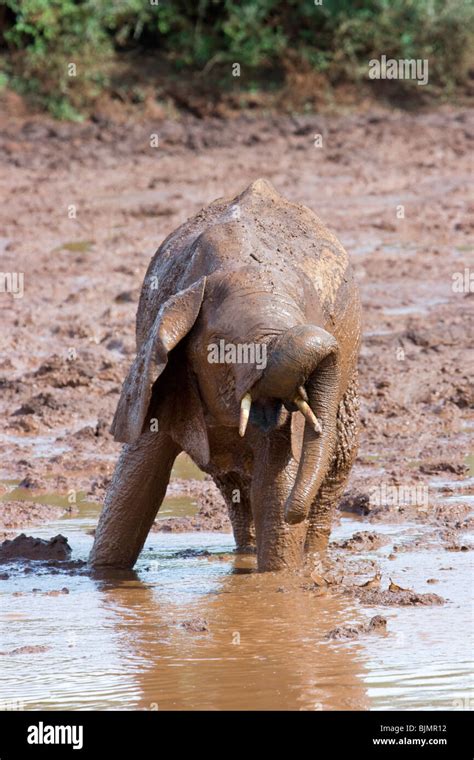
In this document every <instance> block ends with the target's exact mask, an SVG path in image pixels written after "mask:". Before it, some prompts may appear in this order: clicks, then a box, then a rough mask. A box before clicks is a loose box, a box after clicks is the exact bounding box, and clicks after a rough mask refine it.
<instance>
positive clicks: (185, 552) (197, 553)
mask: <svg viewBox="0 0 474 760" xmlns="http://www.w3.org/2000/svg"><path fill="white" fill-rule="evenodd" d="M210 556H211V552H209V551H208V550H207V549H180V551H177V552H174V554H173V557H177V558H179V559H189V558H191V557H210Z"/></svg>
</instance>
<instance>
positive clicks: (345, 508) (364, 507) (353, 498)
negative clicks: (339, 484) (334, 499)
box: [338, 491, 371, 515]
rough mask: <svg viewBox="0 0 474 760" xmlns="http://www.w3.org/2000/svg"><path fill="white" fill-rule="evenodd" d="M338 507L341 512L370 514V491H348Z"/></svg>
mask: <svg viewBox="0 0 474 760" xmlns="http://www.w3.org/2000/svg"><path fill="white" fill-rule="evenodd" d="M338 509H339V510H340V511H341V512H352V513H353V514H356V515H368V514H369V512H370V511H371V505H370V496H369V494H368V493H362V492H361V491H353V492H349V493H347V494H346V495H345V496H344V497H343V498H342V499H341V501H340V503H339V507H338Z"/></svg>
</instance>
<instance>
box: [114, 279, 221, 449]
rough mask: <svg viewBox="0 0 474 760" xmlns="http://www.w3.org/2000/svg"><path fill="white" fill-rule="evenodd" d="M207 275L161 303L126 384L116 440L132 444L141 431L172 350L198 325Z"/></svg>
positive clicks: (118, 410)
mask: <svg viewBox="0 0 474 760" xmlns="http://www.w3.org/2000/svg"><path fill="white" fill-rule="evenodd" d="M205 285H206V278H205V277H202V278H201V279H200V280H198V281H197V282H195V283H194V284H193V285H191V286H190V287H189V288H186V290H181V291H179V293H176V294H175V295H173V296H171V298H169V299H168V300H167V301H165V303H164V304H163V305H162V306H161V308H160V310H159V312H158V314H157V315H156V319H155V321H154V323H153V326H152V328H151V330H150V334H149V335H148V337H147V338H146V340H145V341H144V342H143V343H142V345H141V347H140V349H139V351H138V354H137V357H136V359H135V361H134V362H133V364H132V366H131V368H130V371H129V373H128V375H127V378H126V380H125V382H124V384H123V388H122V395H121V396H120V400H119V403H118V406H117V411H116V412H115V417H114V420H113V422H112V427H111V431H112V433H113V435H114V438H115V440H116V441H123V442H125V443H132V442H133V441H135V440H136V439H137V438H138V437H139V436H140V434H141V432H142V429H143V424H144V422H145V419H146V415H147V411H148V407H149V405H150V399H151V392H152V387H153V384H154V382H155V381H156V380H157V378H158V377H159V376H160V375H161V373H162V372H163V370H164V368H165V367H166V364H167V362H168V354H169V352H170V351H171V350H172V349H173V348H175V346H177V345H178V343H179V342H180V340H182V339H183V338H184V337H185V336H186V335H187V334H188V332H189V331H190V330H191V328H192V326H193V325H194V323H195V321H196V319H197V316H198V314H199V310H200V308H201V304H202V299H203V297H204V288H205Z"/></svg>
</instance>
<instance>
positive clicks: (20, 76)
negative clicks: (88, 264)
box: [0, 0, 474, 118]
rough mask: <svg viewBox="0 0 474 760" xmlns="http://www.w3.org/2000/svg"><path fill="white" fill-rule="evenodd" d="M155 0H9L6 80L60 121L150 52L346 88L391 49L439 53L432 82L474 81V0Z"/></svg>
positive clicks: (1, 43) (1, 82)
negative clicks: (473, 67) (118, 67)
mask: <svg viewBox="0 0 474 760" xmlns="http://www.w3.org/2000/svg"><path fill="white" fill-rule="evenodd" d="M153 2H154V0H78V1H77V2H74V0H3V7H1V8H0V47H1V50H0V52H1V59H2V62H3V66H2V68H3V72H1V73H0V87H1V86H5V84H6V83H8V85H9V86H11V87H13V88H14V89H16V90H18V91H19V92H21V93H24V94H27V95H28V96H29V97H31V98H33V99H34V100H36V101H37V102H39V103H40V104H42V105H43V106H45V107H47V108H48V109H49V110H50V111H51V112H52V113H53V114H54V115H55V116H57V117H58V118H81V112H82V111H83V109H84V108H87V105H88V104H90V103H92V102H93V101H94V99H96V98H97V97H98V96H99V95H100V93H101V92H103V91H104V90H106V89H107V88H108V87H109V85H110V72H111V70H113V65H114V62H117V60H120V59H126V60H129V59H130V57H132V58H133V60H134V61H135V65H137V60H138V62H139V61H140V56H141V55H143V54H148V56H149V55H151V54H152V55H153V56H154V57H155V58H156V59H157V60H160V61H163V62H165V64H166V66H168V67H169V70H171V71H174V72H175V73H177V74H178V73H179V76H180V77H181V78H184V77H187V76H189V77H191V78H192V77H193V76H196V73H197V72H201V77H202V76H208V77H210V78H212V79H213V82H214V86H216V87H219V86H226V87H227V88H228V87H229V86H231V85H232V84H235V79H234V80H232V76H231V73H230V71H231V66H230V65H231V64H232V63H236V62H237V63H239V64H240V66H241V68H242V71H245V73H246V75H247V76H246V77H242V79H241V81H240V82H239V84H240V85H241V86H243V87H245V86H247V87H251V86H252V85H253V86H255V82H256V81H258V82H259V84H260V86H261V84H262V82H265V78H266V77H267V79H268V81H270V80H272V81H273V82H274V81H275V72H278V75H279V81H280V82H283V83H284V81H285V76H286V74H287V72H288V69H289V68H290V67H292V68H293V70H294V68H295V66H296V67H298V66H301V67H302V68H303V69H304V70H308V69H311V70H313V71H316V72H319V73H321V75H324V77H325V79H326V80H327V82H328V83H329V84H331V85H337V84H339V83H342V82H352V83H359V82H361V81H366V80H367V65H368V61H369V60H370V59H371V58H378V57H380V55H382V54H385V55H386V56H387V57H388V58H427V59H429V66H430V85H429V87H431V88H432V89H433V92H435V93H439V91H440V90H441V89H443V90H444V92H448V94H449V93H450V92H453V91H454V90H455V89H456V87H458V86H460V85H462V84H463V83H464V82H465V81H466V77H467V68H468V60H469V56H470V55H471V54H472V50H473V37H474V6H473V5H472V3H471V2H470V0H351V1H350V2H349V1H347V0H324V2H323V4H322V5H315V2H314V0H240V1H237V0H159V1H158V3H157V4H152V3H153ZM155 2H156V0H155ZM71 63H74V64H75V65H76V69H77V72H76V74H77V75H76V76H71V69H70V68H68V64H71ZM138 65H139V64H138ZM203 71H204V74H202V72H203ZM401 86H405V87H410V86H411V87H412V89H413V82H404V83H401ZM419 89H422V88H419Z"/></svg>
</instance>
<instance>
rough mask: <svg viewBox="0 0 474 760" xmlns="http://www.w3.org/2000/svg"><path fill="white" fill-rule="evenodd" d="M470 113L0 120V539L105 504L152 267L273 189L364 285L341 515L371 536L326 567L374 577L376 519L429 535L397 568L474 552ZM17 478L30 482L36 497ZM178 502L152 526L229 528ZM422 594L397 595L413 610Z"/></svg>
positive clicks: (344, 546) (218, 503)
mask: <svg viewBox="0 0 474 760" xmlns="http://www.w3.org/2000/svg"><path fill="white" fill-rule="evenodd" d="M473 113H474V112H473V111H472V110H469V109H456V108H452V107H445V108H442V109H438V110H436V111H431V112H429V111H426V112H423V113H418V114H407V113H400V112H392V111H384V110H382V109H378V110H376V111H371V112H366V113H362V112H361V113H358V114H351V115H342V116H319V115H318V116H304V117H297V118H289V117H276V116H275V117H271V118H268V119H262V118H257V119H252V118H249V117H242V118H238V119H235V120H232V121H223V120H219V119H211V120H204V121H202V120H196V119H193V118H185V119H183V120H182V121H180V122H179V123H175V122H169V121H163V120H161V121H158V122H154V123H151V122H150V123H141V124H132V123H129V124H119V123H113V122H112V121H110V120H107V119H102V118H98V119H97V120H96V121H95V122H92V123H89V124H85V125H74V124H58V123H56V122H52V121H49V120H48V119H45V118H36V117H35V118H20V117H19V118H10V119H8V120H7V119H6V118H5V117H4V116H0V147H1V148H2V150H0V164H1V166H2V180H1V182H2V185H4V186H5V187H6V188H9V192H8V193H7V194H5V201H4V203H3V204H2V207H1V208H0V227H1V229H2V230H3V232H2V236H1V237H0V252H1V256H2V270H3V271H7V272H8V271H23V272H24V273H25V295H24V297H23V298H21V299H13V298H12V297H11V295H10V294H4V293H2V294H0V316H1V318H2V322H3V324H4V330H3V331H2V335H1V336H0V349H1V356H2V358H1V359H0V390H1V394H0V409H1V413H2V420H3V423H4V424H3V432H2V444H3V447H4V453H3V457H2V463H3V471H4V478H5V479H6V480H5V481H0V496H2V499H3V500H2V502H1V509H0V538H9V539H11V538H13V537H14V536H15V535H16V534H17V533H18V532H19V531H22V530H25V529H28V530H33V529H34V525H36V524H40V523H41V522H47V521H49V520H51V519H56V518H57V517H58V516H59V514H60V512H61V511H64V512H66V511H74V509H75V507H74V505H71V504H69V503H68V494H69V493H70V490H71V489H73V490H74V491H75V492H76V493H77V494H78V500H81V499H86V500H89V501H94V502H97V503H100V502H101V501H102V500H103V497H104V493H105V490H106V487H107V484H108V482H109V481H110V477H111V474H112V470H113V466H114V462H115V461H116V458H117V456H118V453H119V450H120V446H119V445H118V444H116V443H115V442H114V441H113V440H112V438H111V436H110V434H109V432H108V427H109V424H110V422H111V419H112V416H113V413H114V410H115V406H116V404H117V400H118V394H119V392H120V388H121V383H122V381H123V379H124V377H125V375H126V372H127V370H128V367H129V365H130V363H131V361H132V359H133V357H134V350H135V339H134V322H135V312H136V307H137V299H138V294H139V288H140V285H141V282H142V279H143V275H144V273H145V270H146V267H147V265H148V262H149V260H150V258H151V256H152V254H153V252H154V251H155V250H156V248H157V247H158V245H159V243H160V242H161V241H162V240H163V238H164V237H165V236H166V235H167V234H169V233H170V232H171V231H172V230H173V229H175V228H176V226H177V225H178V224H180V223H181V222H183V221H184V220H185V219H186V218H187V217H189V216H191V215H193V214H194V213H196V212H197V211H198V210H199V208H201V207H203V206H205V205H206V204H208V203H209V202H210V201H211V200H213V199H214V198H216V197H218V196H232V195H234V194H235V193H236V191H238V189H239V188H244V187H245V186H247V185H248V184H249V182H251V181H252V180H253V179H255V178H256V177H257V176H264V177H267V178H268V179H269V180H270V181H271V182H273V184H274V185H275V186H276V187H277V188H278V190H279V191H280V192H282V193H283V194H284V195H286V196H287V197H288V198H291V199H294V200H295V201H299V202H303V203H306V204H307V205H309V206H311V207H312V208H313V209H314V210H315V211H316V213H317V214H318V215H319V216H321V218H322V219H323V221H324V222H326V223H327V224H328V225H329V226H330V227H331V228H332V229H333V230H334V231H335V233H336V234H337V236H338V237H339V238H340V239H341V241H342V242H343V244H344V245H345V247H346V248H347V250H348V252H349V253H350V254H351V255H352V261H353V264H354V267H355V272H356V276H357V279H358V281H359V285H360V289H361V295H362V305H363V313H364V337H363V347H362V352H361V356H360V366H359V371H360V387H361V440H360V452H359V457H358V460H357V462H356V465H355V467H354V469H353V472H352V475H351V481H350V484H349V488H348V491H347V493H346V495H345V497H344V499H343V500H342V502H341V504H340V514H351V515H353V516H357V518H358V519H360V522H361V526H360V530H359V531H357V532H356V533H355V534H354V535H353V536H352V537H350V538H348V539H345V540H344V541H334V542H333V546H332V547H331V553H332V555H333V556H336V557H339V561H340V563H342V565H344V568H345V570H344V575H345V577H346V578H347V576H348V572H349V571H351V572H353V573H354V578H357V579H358V578H360V579H361V578H362V577H363V573H364V572H366V573H367V574H369V575H370V574H374V573H375V572H376V566H375V565H376V560H375V559H374V560H372V559H370V560H367V559H366V558H364V557H365V554H367V553H368V554H370V556H371V557H372V556H375V555H372V552H377V551H378V549H380V547H382V550H384V548H385V547H386V546H387V543H386V541H387V539H386V538H385V537H384V536H383V535H382V534H381V533H378V532H377V524H378V523H380V522H384V523H387V522H392V523H395V524H400V525H404V524H406V523H407V522H410V523H413V524H415V525H417V526H423V527H424V528H426V531H425V532H424V533H423V535H422V536H421V537H420V536H419V535H415V534H413V535H412V536H411V537H410V536H408V537H405V538H404V540H403V541H396V542H395V543H394V542H393V541H392V545H391V546H390V548H389V551H390V554H389V557H390V558H392V559H393V558H394V557H397V556H398V555H399V554H400V553H403V552H407V551H418V550H421V549H432V548H437V549H439V548H440V547H441V548H443V549H445V550H446V551H449V552H453V554H452V559H453V562H454V561H455V557H456V554H457V552H465V551H470V550H471V549H472V547H471V545H470V543H469V541H467V540H466V539H465V536H464V534H465V532H466V531H468V530H472V526H473V519H472V509H471V506H470V504H469V502H468V501H467V500H466V498H465V497H466V496H469V495H472V494H473V493H474V486H473V483H472V481H466V480H465V478H466V474H467V465H466V461H465V458H466V454H468V453H469V451H470V445H471V444H470V437H471V434H472V409H473V406H474V389H473V384H472V376H473V375H474V368H473V360H472V356H473V351H472V349H473V347H474V294H473V293H471V292H467V291H466V290H464V291H463V292H455V291H454V290H453V287H452V286H453V275H454V274H455V273H462V272H464V270H465V268H466V267H468V266H469V265H470V261H469V259H468V256H469V245H470V238H471V236H472V231H473V228H474V222H473V221H472V220H473V218H474V217H473V215H472V210H473V209H472V206H470V205H469V204H468V203H467V202H466V198H467V197H468V191H469V183H470V173H471V172H470V157H471V155H472V145H473V140H474V128H473V122H474V119H473ZM151 132H153V133H154V132H158V133H159V134H160V149H159V150H158V151H151V150H150V147H149V135H150V133H151ZM315 134H321V135H322V137H323V140H322V142H323V148H321V149H316V148H315V147H314V135H315ZM263 146H264V150H262V147H263ZM38 188H40V189H41V192H40V194H38V193H39V191H38ZM69 204H74V205H75V207H76V209H77V211H78V214H77V217H76V218H75V219H70V218H68V215H67V213H66V210H67V207H68V205H69ZM399 204H402V205H403V207H404V217H403V218H397V214H396V209H397V207H398V206H399ZM32 219H34V224H32V223H31V220H32ZM7 479H8V480H9V481H15V483H21V488H22V491H21V495H22V498H23V497H24V496H26V497H27V498H28V501H23V500H22V498H21V499H20V497H19V494H18V492H15V490H14V487H13V486H14V484H12V483H9V482H7ZM437 481H439V483H438V484H436V482H437ZM442 481H446V482H445V483H444V485H443V483H442ZM382 485H383V486H384V487H389V488H391V489H395V490H396V489H398V488H399V487H403V488H406V487H412V488H413V489H416V488H418V487H420V488H423V487H426V488H427V489H428V490H427V498H426V499H425V500H424V501H423V504H421V505H420V504H418V505H411V504H404V503H401V502H400V503H392V502H390V501H389V500H387V499H384V498H382V500H381V502H380V503H376V502H374V499H373V494H374V489H375V490H377V489H380V488H381V486H382ZM44 494H54V495H55V496H58V495H59V496H61V497H62V499H63V503H64V507H62V508H60V507H56V506H49V505H47V504H41V503H39V502H37V501H35V499H36V498H37V497H38V496H39V495H44ZM168 495H169V496H170V497H171V498H173V497H179V498H182V497H183V496H185V497H190V498H191V499H192V500H193V502H194V503H195V505H196V510H195V514H193V515H192V516H189V517H182V518H173V519H166V520H162V519H158V520H157V521H156V522H155V525H154V528H153V529H154V530H157V531H168V532H172V531H188V530H193V531H195V530H200V531H209V530H214V531H222V530H230V524H229V521H228V518H227V514H226V510H225V508H224V505H223V502H222V500H221V497H220V495H219V492H218V491H217V489H216V488H215V486H214V485H213V483H211V482H210V481H208V480H206V479H205V480H203V481H198V480H196V481H194V480H193V481H185V480H179V479H178V480H175V481H173V482H172V483H171V485H170V488H169V491H168ZM22 541H24V539H22ZM352 561H355V563H356V566H354V567H353V569H352V570H350V568H351V567H352V565H351V562H352ZM28 562H29V561H28V560H25V572H27V571H31V567H29V566H28ZM49 562H50V563H51V566H52V567H53V569H54V570H55V571H57V572H62V571H63V570H60V568H59V565H61V562H62V565H61V567H62V568H65V566H66V565H67V564H68V563H72V562H73V561H72V560H64V561H61V560H49ZM54 562H57V565H58V567H56V568H55V567H54ZM374 563H375V564H374ZM72 571H74V572H76V571H77V572H84V571H86V570H85V569H84V567H83V566H82V567H81V565H80V564H79V565H77V566H76V568H75V569H73V570H71V572H72ZM357 582H359V581H358V580H357ZM315 593H319V591H316V592H315ZM354 593H356V594H357V595H359V597H362V596H364V597H365V598H367V599H369V600H372V601H373V602H374V603H377V604H384V601H383V597H381V596H380V595H381V594H384V593H385V594H389V593H390V596H389V597H387V598H388V599H389V600H390V601H391V602H393V601H394V599H396V598H397V596H396V594H394V592H388V591H387V592H382V591H380V590H379V589H368V590H365V591H355V592H354ZM413 593H415V592H413ZM377 595H378V596H377ZM423 596H425V597H426V595H423ZM434 596H435V595H434ZM409 598H411V597H409V596H406V594H405V592H403V596H402V597H401V599H400V604H402V603H404V602H405V601H406V600H407V599H409ZM375 599H378V601H376V602H375V601H374V600H375ZM402 600H403V601H402ZM409 603H410V604H415V603H420V604H423V601H422V602H415V601H413V600H412V601H410V602H409ZM432 603H437V602H432Z"/></svg>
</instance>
